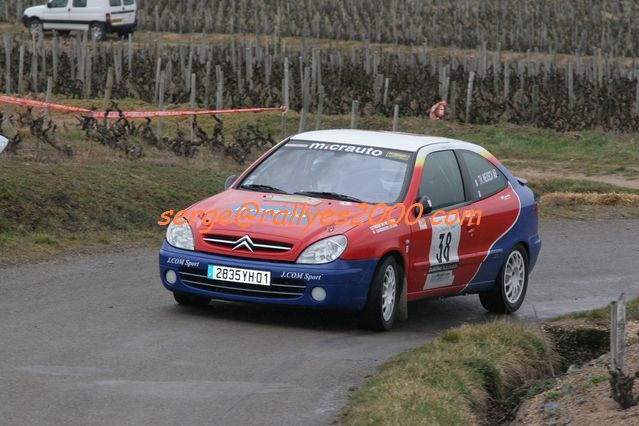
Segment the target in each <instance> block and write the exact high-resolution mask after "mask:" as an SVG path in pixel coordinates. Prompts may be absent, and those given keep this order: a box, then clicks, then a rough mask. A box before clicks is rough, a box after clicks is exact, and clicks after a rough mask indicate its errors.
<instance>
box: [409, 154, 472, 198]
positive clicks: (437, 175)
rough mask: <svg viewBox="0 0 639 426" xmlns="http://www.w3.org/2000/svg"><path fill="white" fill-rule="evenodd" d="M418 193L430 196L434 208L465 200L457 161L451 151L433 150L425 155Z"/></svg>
mask: <svg viewBox="0 0 639 426" xmlns="http://www.w3.org/2000/svg"><path fill="white" fill-rule="evenodd" d="M419 193H420V195H421V196H424V195H425V196H427V197H429V198H430V200H431V202H432V203H433V209H434V210H437V209H441V208H444V207H448V206H452V205H455V204H461V203H463V202H464V201H466V197H465V194H464V183H463V180H462V175H461V171H460V169H459V163H458V162H457V157H455V154H454V153H453V151H441V152H434V153H432V154H430V155H429V156H428V157H426V162H425V163H424V171H423V172H422V182H421V184H420V186H419Z"/></svg>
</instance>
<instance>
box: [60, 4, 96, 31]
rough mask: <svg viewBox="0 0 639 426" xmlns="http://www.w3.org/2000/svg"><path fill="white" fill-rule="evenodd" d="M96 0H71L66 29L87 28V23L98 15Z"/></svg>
mask: <svg viewBox="0 0 639 426" xmlns="http://www.w3.org/2000/svg"><path fill="white" fill-rule="evenodd" d="M96 3H98V1H96V0H71V5H70V8H69V10H70V12H69V24H68V26H67V29H68V30H84V31H86V30H88V29H89V23H90V22H92V21H95V20H98V19H96V18H98V17H99V14H98V13H97V10H96Z"/></svg>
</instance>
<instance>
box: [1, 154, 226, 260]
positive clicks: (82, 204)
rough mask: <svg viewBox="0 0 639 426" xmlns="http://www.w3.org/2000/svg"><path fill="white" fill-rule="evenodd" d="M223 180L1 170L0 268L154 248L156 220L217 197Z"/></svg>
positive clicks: (191, 174) (204, 173) (207, 175)
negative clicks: (67, 255)
mask: <svg viewBox="0 0 639 426" xmlns="http://www.w3.org/2000/svg"><path fill="white" fill-rule="evenodd" d="M232 171H233V169H232V168H230V169H229V170H228V173H231V172H232ZM226 173H227V171H226V170H224V169H220V170H217V171H211V170H206V169H200V170H193V169H188V168H185V167H165V166H161V165H153V164H143V163H134V164H110V165H106V164H103V165H93V166H88V165H81V164H67V165H65V166H64V167H60V166H59V165H42V164H31V165H25V164H23V163H18V162H8V163H3V164H2V173H0V253H2V256H0V262H2V263H13V262H15V261H17V260H22V259H29V258H39V257H42V256H43V255H44V257H46V255H51V254H55V253H58V252H61V251H65V252H66V251H73V250H75V249H83V248H88V247H100V246H109V245H111V246H116V247H119V246H123V247H132V246H140V245H148V244H151V243H153V244H159V243H160V241H161V236H162V232H163V228H160V227H159V226H158V225H157V224H156V222H157V221H158V220H159V216H160V213H161V212H163V211H165V210H170V209H176V210H177V209H180V208H184V207H187V206H189V205H191V204H193V203H194V202H197V201H199V200H201V199H203V198H206V197H208V196H210V195H212V194H215V193H217V192H219V191H220V190H222V185H223V182H224V178H225V177H226Z"/></svg>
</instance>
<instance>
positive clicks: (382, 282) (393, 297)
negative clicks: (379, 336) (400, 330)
mask: <svg viewBox="0 0 639 426" xmlns="http://www.w3.org/2000/svg"><path fill="white" fill-rule="evenodd" d="M401 284H402V276H401V271H400V268H399V266H398V265H397V262H396V261H395V259H394V258H393V257H387V258H385V259H384V260H383V261H382V262H381V263H380V264H379V265H378V266H377V269H376V270H375V275H373V281H372V282H371V286H370V289H369V290H368V299H367V301H366V306H365V307H364V310H363V311H362V313H361V318H360V322H359V326H360V327H361V328H364V329H367V330H374V331H388V330H390V329H391V328H393V324H394V323H395V318H396V317H397V305H398V302H399V296H400V291H401Z"/></svg>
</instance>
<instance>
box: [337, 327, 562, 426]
mask: <svg viewBox="0 0 639 426" xmlns="http://www.w3.org/2000/svg"><path fill="white" fill-rule="evenodd" d="M554 359H555V356H554V354H553V352H552V351H551V349H550V347H549V345H548V344H547V343H546V341H545V340H544V338H543V337H542V336H541V335H540V334H539V333H538V332H537V331H535V330H532V329H531V328H529V327H526V326H524V325H522V324H512V323H509V322H506V321H494V322H490V323H486V324H480V325H464V326H461V327H458V328H455V329H452V330H450V331H447V332H445V333H443V334H441V335H440V336H439V337H438V338H437V339H435V340H434V341H432V342H430V343H427V344H425V345H423V346H421V347H418V348H416V349H413V350H410V351H407V352H404V353H402V354H400V355H398V356H397V357H395V358H393V359H391V360H390V361H388V362H386V363H385V364H384V365H383V366H382V367H381V369H380V372H379V374H378V375H377V376H376V377H374V378H373V379H372V380H371V381H370V382H368V383H367V384H366V385H365V386H364V387H362V388H361V389H359V390H357V391H356V392H355V393H354V394H353V397H352V400H351V403H350V404H349V405H348V407H347V408H346V410H345V411H344V413H343V415H342V417H341V419H340V420H341V423H342V424H345V425H363V424H384V425H386V424H388V425H395V424H397V425H398V424H402V425H423V424H431V425H436V424H442V425H444V424H445V425H451V424H463V425H466V424H482V423H485V422H487V421H491V420H492V422H494V421H495V420H497V419H495V418H494V416H495V414H496V413H497V412H499V410H495V409H494V408H495V407H496V406H498V407H499V406H503V405H504V404H505V403H506V401H507V400H508V398H509V396H510V395H511V393H512V392H513V391H514V390H516V389H519V388H520V387H521V386H522V385H523V384H525V383H527V382H530V381H534V380H536V379H540V378H544V377H547V376H548V375H550V372H551V369H550V362H551V361H549V360H554Z"/></svg>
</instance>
